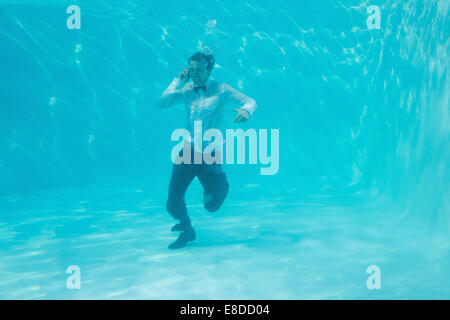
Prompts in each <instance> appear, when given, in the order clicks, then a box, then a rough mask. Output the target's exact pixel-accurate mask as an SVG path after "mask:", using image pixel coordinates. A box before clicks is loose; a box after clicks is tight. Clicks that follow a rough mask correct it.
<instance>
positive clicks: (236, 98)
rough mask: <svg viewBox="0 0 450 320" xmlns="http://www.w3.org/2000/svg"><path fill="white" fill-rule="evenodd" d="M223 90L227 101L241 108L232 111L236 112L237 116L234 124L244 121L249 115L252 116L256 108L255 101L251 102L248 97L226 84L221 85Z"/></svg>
mask: <svg viewBox="0 0 450 320" xmlns="http://www.w3.org/2000/svg"><path fill="white" fill-rule="evenodd" d="M223 90H224V92H225V94H226V95H227V100H228V101H229V102H231V103H232V104H238V105H240V106H241V107H240V108H239V109H233V110H236V111H238V116H237V117H236V119H235V122H243V121H246V120H247V119H248V118H249V116H250V115H253V112H254V111H255V110H256V107H257V104H256V101H255V100H253V99H252V98H250V97H247V96H246V95H245V94H243V93H242V92H239V91H237V90H236V89H233V88H232V87H231V86H229V85H227V84H223ZM243 110H245V111H243Z"/></svg>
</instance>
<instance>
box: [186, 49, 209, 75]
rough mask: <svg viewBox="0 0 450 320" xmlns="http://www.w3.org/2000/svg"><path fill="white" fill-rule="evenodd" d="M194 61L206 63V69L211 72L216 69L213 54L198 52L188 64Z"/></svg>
mask: <svg viewBox="0 0 450 320" xmlns="http://www.w3.org/2000/svg"><path fill="white" fill-rule="evenodd" d="M191 60H193V61H201V62H204V63H206V68H207V69H208V71H209V72H211V70H212V68H213V67H214V63H215V62H214V55H213V54H205V53H203V52H196V53H194V54H193V55H192V56H191V57H190V58H189V61H188V62H191Z"/></svg>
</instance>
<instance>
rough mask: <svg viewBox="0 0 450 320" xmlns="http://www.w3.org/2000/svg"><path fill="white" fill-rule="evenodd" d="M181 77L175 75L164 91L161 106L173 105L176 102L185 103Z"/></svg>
mask: <svg viewBox="0 0 450 320" xmlns="http://www.w3.org/2000/svg"><path fill="white" fill-rule="evenodd" d="M181 82H182V81H181V79H180V78H178V77H175V78H174V79H173V80H172V82H171V83H170V85H169V86H168V87H167V89H166V90H165V91H164V92H163V94H162V95H161V97H160V98H159V101H158V106H159V107H160V108H167V107H171V106H173V105H176V104H181V103H184V93H185V90H184V87H181Z"/></svg>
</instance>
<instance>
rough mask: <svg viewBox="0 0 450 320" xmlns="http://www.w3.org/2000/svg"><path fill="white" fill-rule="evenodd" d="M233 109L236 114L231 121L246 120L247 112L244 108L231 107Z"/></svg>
mask: <svg viewBox="0 0 450 320" xmlns="http://www.w3.org/2000/svg"><path fill="white" fill-rule="evenodd" d="M233 111H237V112H238V114H237V116H236V118H235V119H234V121H233V122H245V121H247V120H248V117H249V114H248V111H247V110H245V109H233Z"/></svg>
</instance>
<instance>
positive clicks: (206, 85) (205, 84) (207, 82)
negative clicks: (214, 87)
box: [193, 78, 212, 90]
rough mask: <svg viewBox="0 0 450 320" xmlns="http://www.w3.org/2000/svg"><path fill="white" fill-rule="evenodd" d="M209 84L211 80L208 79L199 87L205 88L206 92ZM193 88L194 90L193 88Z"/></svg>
mask: <svg viewBox="0 0 450 320" xmlns="http://www.w3.org/2000/svg"><path fill="white" fill-rule="evenodd" d="M211 82H212V81H211V78H208V80H206V82H205V83H204V84H202V85H201V86H205V87H206V90H208V88H209V86H210V85H211ZM201 86H200V87H201ZM193 88H195V86H194V87H193Z"/></svg>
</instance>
